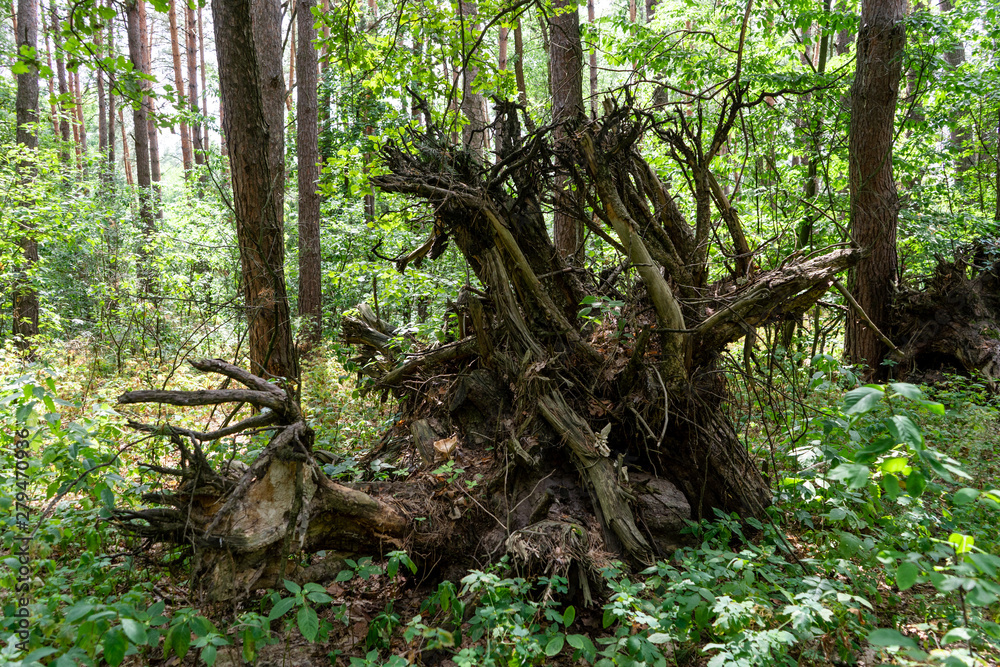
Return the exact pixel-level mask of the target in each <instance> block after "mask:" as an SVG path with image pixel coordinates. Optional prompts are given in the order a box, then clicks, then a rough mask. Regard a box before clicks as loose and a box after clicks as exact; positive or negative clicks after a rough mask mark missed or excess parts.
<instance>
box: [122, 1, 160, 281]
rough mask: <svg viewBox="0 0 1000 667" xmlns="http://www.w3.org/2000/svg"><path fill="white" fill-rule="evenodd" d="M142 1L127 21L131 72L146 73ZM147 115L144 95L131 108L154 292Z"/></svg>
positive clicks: (147, 274)
mask: <svg viewBox="0 0 1000 667" xmlns="http://www.w3.org/2000/svg"><path fill="white" fill-rule="evenodd" d="M140 2H142V0H131V1H130V2H129V3H128V4H126V5H125V16H126V19H127V23H128V52H129V58H130V59H131V61H132V71H133V72H136V73H138V74H146V73H147V72H146V56H145V53H144V52H145V48H144V46H145V44H144V42H143V38H142V32H141V27H140V14H139V3H140ZM137 87H138V88H139V90H141V91H143V90H144V87H145V86H144V84H142V83H139V84H138V86H137ZM148 117H149V106H148V105H147V104H146V102H145V96H143V100H142V103H141V104H138V105H135V106H134V107H133V108H132V134H133V136H134V138H135V177H136V185H137V186H138V192H139V221H140V224H141V226H142V230H143V239H142V240H141V241H140V243H139V277H140V282H141V284H142V291H143V292H144V293H145V294H146V295H150V294H152V292H153V269H152V263H153V261H152V245H153V240H154V235H155V234H156V221H155V218H156V216H155V213H154V211H153V191H152V185H153V184H152V178H151V174H150V169H149V164H150V162H149V123H148ZM123 129H124V128H123Z"/></svg>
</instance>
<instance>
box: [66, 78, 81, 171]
mask: <svg viewBox="0 0 1000 667" xmlns="http://www.w3.org/2000/svg"><path fill="white" fill-rule="evenodd" d="M66 79H67V86H68V89H69V96H70V100H72V101H71V102H70V113H71V114H72V116H71V119H70V127H72V129H73V152H74V153H75V154H76V171H77V177H78V178H80V179H81V180H82V179H83V178H84V177H85V176H86V172H85V171H84V167H83V127H82V125H81V124H80V119H81V113H80V112H81V106H82V104H81V101H80V100H79V98H78V96H77V90H79V88H80V85H79V83H78V82H77V72H74V71H73V70H68V71H67V72H66Z"/></svg>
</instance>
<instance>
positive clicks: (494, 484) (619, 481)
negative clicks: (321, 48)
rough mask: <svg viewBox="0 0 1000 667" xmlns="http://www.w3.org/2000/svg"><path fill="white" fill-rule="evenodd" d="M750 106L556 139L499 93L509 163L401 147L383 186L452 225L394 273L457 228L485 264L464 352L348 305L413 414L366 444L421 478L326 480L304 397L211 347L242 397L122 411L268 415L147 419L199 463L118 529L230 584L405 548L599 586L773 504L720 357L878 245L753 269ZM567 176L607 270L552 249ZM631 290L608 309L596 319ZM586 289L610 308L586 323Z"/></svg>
mask: <svg viewBox="0 0 1000 667" xmlns="http://www.w3.org/2000/svg"><path fill="white" fill-rule="evenodd" d="M752 103H755V102H751V103H744V101H743V100H742V97H741V91H740V90H739V89H738V88H735V87H734V88H733V90H732V91H731V92H729V93H728V96H727V97H726V101H725V103H724V104H723V109H722V112H721V114H720V121H719V125H718V127H717V128H716V129H715V131H714V134H711V135H709V134H708V133H706V134H705V136H704V137H703V136H702V134H701V127H702V126H701V124H700V123H699V124H698V125H697V127H695V126H692V125H691V124H689V121H688V120H686V116H685V114H684V113H683V110H680V109H679V110H678V113H676V114H675V115H672V116H670V117H669V119H668V120H666V121H662V120H661V121H656V120H653V119H652V118H651V117H650V116H649V115H648V114H645V113H643V112H640V111H636V110H633V109H631V108H629V107H624V108H614V109H612V111H611V112H610V113H609V114H608V115H607V116H606V117H605V118H603V119H602V120H601V121H600V122H591V123H588V124H582V125H578V126H573V127H570V128H568V129H569V132H568V133H567V134H566V135H565V136H568V137H569V140H568V141H567V140H565V139H564V140H563V141H561V142H560V143H559V144H558V148H556V149H554V148H553V145H555V144H553V142H552V140H551V130H552V128H543V129H541V130H539V131H537V132H534V133H532V134H530V135H528V136H522V134H521V132H520V127H519V121H518V116H517V114H518V109H517V108H516V107H515V106H513V105H509V104H501V105H500V106H499V107H498V114H497V115H498V121H497V124H496V128H495V129H496V130H497V132H498V136H499V138H500V141H499V145H500V146H502V148H501V150H500V154H499V161H498V162H497V164H495V165H491V164H482V163H479V162H477V161H476V159H475V158H474V157H473V156H472V155H471V154H470V153H468V152H465V151H462V150H460V149H459V148H457V147H455V146H453V145H450V144H448V143H447V142H446V141H444V140H442V139H438V137H439V136H445V133H440V132H436V131H435V130H433V128H432V129H431V130H428V131H427V132H426V133H423V134H419V135H414V136H413V137H412V138H411V139H412V140H411V141H409V142H406V143H405V144H404V143H402V142H400V143H389V144H387V145H386V146H385V147H384V149H383V150H382V155H381V158H382V160H383V163H384V164H385V166H386V167H387V170H386V173H384V174H383V175H380V176H377V177H376V178H375V179H374V182H375V184H376V185H377V186H378V187H379V188H381V189H382V190H383V191H386V192H395V193H403V194H407V195H410V196H412V197H416V198H418V199H422V200H423V201H424V202H426V204H427V205H428V206H429V208H430V210H431V211H432V213H433V215H434V218H435V225H434V233H433V234H432V236H431V237H430V238H429V239H428V240H427V242H426V243H424V244H423V245H422V246H421V247H420V248H418V249H416V250H414V251H413V252H410V253H407V254H406V255H404V256H401V257H400V258H398V259H397V261H396V264H397V268H399V269H400V270H405V268H406V266H407V264H409V263H411V262H419V261H421V260H423V259H425V257H427V256H435V254H439V253H440V252H441V249H442V248H443V247H444V244H446V243H447V242H449V241H453V242H454V243H455V244H456V245H457V247H458V249H459V250H460V251H461V253H462V254H463V255H464V257H465V259H466V260H467V261H468V264H469V266H470V268H471V270H472V272H473V273H474V274H475V277H476V282H475V284H471V283H470V284H468V285H466V286H465V287H464V288H463V289H462V291H461V294H460V297H459V299H458V304H457V306H456V308H457V310H458V318H457V319H458V320H459V324H458V326H457V329H458V332H457V340H455V341H454V342H451V343H449V344H446V345H442V346H439V347H426V348H421V347H420V346H419V345H416V344H411V350H412V349H413V348H414V347H415V348H416V351H411V352H409V353H406V354H404V353H403V351H402V346H400V345H399V340H398V338H397V337H396V332H395V330H394V329H393V328H392V327H391V326H390V325H389V324H387V323H385V322H382V321H381V320H379V318H378V317H376V316H375V315H374V313H372V312H371V310H370V309H367V308H364V307H362V308H360V309H359V312H360V316H359V317H357V318H346V319H345V320H344V323H343V328H342V333H343V336H344V338H345V339H346V340H347V341H348V342H350V343H352V344H354V345H355V346H356V348H357V350H358V352H359V356H358V362H359V363H360V364H361V365H362V372H363V373H364V374H366V375H368V376H369V379H368V380H367V382H368V383H369V385H368V386H369V388H370V389H375V390H378V391H382V392H383V393H390V392H391V393H393V394H395V395H396V397H397V398H398V399H399V401H400V404H401V414H402V415H403V416H402V418H401V419H400V420H399V421H398V422H397V423H396V424H395V426H393V428H392V429H391V431H390V432H389V433H387V434H386V436H385V437H384V438H383V439H382V440H381V442H380V444H379V446H378V447H377V449H376V451H375V452H373V453H372V454H371V457H372V458H375V457H378V458H379V459H381V460H383V461H394V462H395V463H396V465H397V469H398V470H405V471H407V472H408V476H407V477H406V479H401V480H398V481H393V482H370V483H358V484H353V485H346V484H339V483H336V482H333V481H331V480H330V479H328V478H327V477H326V476H325V475H324V474H323V473H322V471H321V469H320V466H319V465H318V463H317V462H316V460H315V458H314V454H313V452H312V433H311V431H310V429H309V428H308V426H307V425H306V423H305V421H304V420H303V416H302V414H301V412H300V409H299V407H298V406H297V405H296V404H295V403H294V401H292V400H291V399H290V398H289V395H288V394H287V393H286V392H284V391H283V390H282V389H281V388H279V387H278V386H276V385H274V384H271V383H269V382H265V381H264V380H262V379H261V378H258V377H256V376H253V375H250V374H248V373H246V372H245V371H242V370H240V369H238V368H236V367H234V366H230V365H227V364H224V363H222V362H217V361H200V362H195V366H196V367H197V368H199V369H201V370H205V371H210V372H216V373H220V374H222V375H224V376H226V377H228V378H230V379H232V380H235V381H237V382H239V383H242V384H243V385H244V386H245V387H246V389H240V390H236V389H227V390H219V391H205V392H171V391H160V392H154V391H145V392H130V393H128V394H125V395H123V396H122V397H121V399H120V400H121V402H122V403H140V402H162V403H171V404H174V405H204V404H210V403H211V404H215V403H223V402H233V401H243V402H246V403H249V404H251V405H253V406H255V407H257V408H258V409H259V410H260V413H259V414H257V415H256V416H254V417H251V418H249V419H247V420H244V421H243V422H240V423H238V424H235V425H232V426H228V427H226V428H223V429H220V430H218V431H215V432H213V433H197V432H193V431H189V430H185V429H181V428H177V427H173V426H166V427H152V426H141V425H140V426H138V427H139V428H146V429H154V428H158V429H160V430H161V432H163V433H165V434H167V435H169V436H170V437H171V438H173V441H174V443H175V445H176V446H177V448H178V449H179V450H180V452H181V454H182V466H181V468H179V469H176V470H169V469H164V468H159V467H154V466H150V467H151V468H153V469H154V470H157V471H159V472H161V473H163V474H166V475H172V476H175V477H177V478H178V480H179V481H178V484H177V486H176V488H175V489H173V490H171V491H163V492H159V493H156V494H147V496H146V500H147V501H149V502H155V503H157V504H159V505H163V506H166V507H165V508H162V507H161V508H152V509H147V510H143V511H137V512H126V511H122V512H119V513H118V519H119V521H120V522H122V523H123V524H125V525H127V526H128V527H129V528H130V529H131V530H133V531H135V532H137V533H140V534H143V535H148V536H151V537H154V538H156V539H161V540H169V541H173V542H182V543H187V544H190V545H192V546H193V548H194V551H195V560H194V568H195V571H194V578H195V580H196V583H197V584H198V585H199V586H200V587H201V588H202V589H203V590H205V591H207V592H208V594H209V595H210V596H211V597H212V598H215V599H229V598H233V597H237V596H239V595H242V594H245V593H246V592H247V591H249V590H252V589H254V588H258V587H263V586H267V585H273V584H274V583H275V582H276V581H277V580H278V579H279V578H280V577H281V576H286V575H288V574H289V572H288V571H286V568H287V567H288V566H287V565H286V563H287V561H288V559H287V558H286V555H287V554H289V553H296V552H315V551H318V550H326V551H328V552H329V553H331V554H334V555H335V556H334V558H336V557H346V556H348V555H357V554H376V555H377V554H380V553H383V552H385V551H388V550H393V549H398V548H405V549H407V550H409V551H410V553H411V554H412V555H414V556H415V557H420V558H421V559H422V560H423V561H424V562H425V563H428V564H429V565H433V564H437V568H438V570H439V572H440V573H441V576H448V575H449V573H450V574H454V570H452V569H450V568H456V569H457V568H464V567H468V566H469V565H471V564H474V563H479V564H482V563H483V562H487V561H490V560H494V559H496V558H499V556H501V555H502V554H504V553H508V554H510V555H511V557H512V559H513V560H514V562H516V563H519V564H520V565H521V566H523V567H525V568H533V569H534V570H535V571H536V572H538V573H541V572H546V573H548V574H560V575H564V576H567V577H569V578H570V580H571V584H572V585H574V586H576V585H579V587H580V589H581V590H582V592H583V594H584V595H585V596H587V595H588V592H587V591H588V583H587V582H588V578H589V577H588V575H589V570H590V569H591V568H592V567H594V564H595V563H598V562H600V561H601V559H607V558H610V557H616V558H622V559H624V560H626V561H627V562H631V563H634V564H640V563H647V562H650V561H651V560H652V559H654V558H656V557H658V556H662V555H665V554H666V553H668V552H669V551H670V550H672V549H673V548H675V547H676V545H677V544H678V543H679V540H680V539H681V537H680V535H679V533H680V529H681V528H683V527H684V525H685V520H688V519H701V518H703V517H705V518H711V517H713V516H714V515H713V510H721V511H724V512H726V513H733V512H735V513H738V514H739V515H740V516H742V517H755V516H760V515H761V514H762V513H763V511H764V509H765V508H766V507H767V505H768V504H769V502H770V493H769V490H768V488H767V485H766V484H765V482H764V480H763V478H762V476H761V475H760V473H759V471H758V469H757V468H756V466H755V464H754V462H753V461H752V460H751V459H750V457H749V455H748V454H747V452H746V450H745V448H744V446H743V445H742V444H741V443H740V441H739V439H738V438H737V435H736V433H735V431H734V429H733V428H732V426H731V424H730V423H729V421H728V420H727V418H726V416H725V413H724V411H723V409H722V403H723V401H725V399H726V395H727V389H726V381H725V377H724V374H723V373H722V372H721V371H720V369H719V366H718V357H719V355H720V354H721V353H722V352H723V351H724V350H725V348H726V347H727V346H728V345H729V344H731V343H733V342H735V341H737V340H739V339H740V338H741V337H742V336H744V335H745V334H746V332H747V331H749V330H751V329H753V328H754V327H759V326H764V325H766V324H768V323H773V322H776V321H782V320H790V319H796V318H798V317H800V316H801V315H802V313H803V312H805V311H806V310H807V309H808V308H809V307H810V306H811V305H812V304H813V303H814V302H815V301H816V300H817V299H818V298H819V297H820V296H821V295H822V294H823V293H824V292H825V291H826V290H827V289H828V288H829V287H830V285H831V283H832V282H833V280H834V278H835V276H836V274H837V273H838V272H840V271H842V270H844V269H845V268H846V267H848V266H849V265H850V264H851V263H852V262H854V261H856V259H857V258H858V257H859V251H858V250H856V249H850V248H841V249H835V250H832V251H830V252H827V253H826V254H823V255H820V256H814V257H808V256H796V257H792V258H789V259H788V260H787V261H786V262H785V263H783V264H782V265H781V266H779V267H777V268H775V269H773V270H770V271H762V270H760V269H759V268H758V267H757V266H756V265H755V263H754V261H753V256H754V255H753V253H752V252H751V251H750V249H749V248H748V246H747V241H746V239H745V237H744V235H743V232H742V229H741V228H740V221H739V218H738V216H737V215H736V212H735V209H734V208H733V207H732V206H731V205H730V204H729V202H728V201H727V199H726V195H725V193H724V191H723V190H722V189H721V188H720V187H719V184H718V183H717V181H716V178H715V176H714V175H713V174H712V172H711V170H710V163H711V159H712V156H714V154H715V153H716V152H717V151H718V150H719V147H720V146H721V142H722V141H723V138H724V137H725V136H726V134H727V132H728V130H729V127H731V125H732V123H733V121H734V120H735V119H736V118H737V117H738V114H737V113H736V112H737V111H738V109H739V108H741V106H746V105H748V104H752ZM643 136H650V137H652V138H651V139H650V140H653V138H655V140H658V141H661V142H662V143H663V144H665V145H666V146H667V148H668V150H669V151H670V152H671V154H672V155H673V156H674V158H675V159H676V160H677V161H678V163H679V164H680V165H681V166H682V167H683V168H684V169H686V170H687V173H688V174H689V176H690V179H689V180H690V183H691V188H692V191H693V195H694V200H695V206H694V210H695V212H696V219H695V221H694V222H693V224H692V223H689V222H688V220H687V219H686V218H685V216H684V215H683V214H682V211H681V207H680V206H678V204H677V202H676V201H675V199H674V196H673V195H672V194H671V192H670V190H669V189H668V188H667V187H666V186H665V185H664V184H663V183H662V182H661V181H660V178H659V177H658V175H657V173H656V171H655V170H654V169H653V168H652V167H651V166H650V165H649V164H648V163H646V162H645V161H644V160H643V158H642V157H641V156H640V154H639V153H638V151H637V149H636V145H637V142H638V140H639V139H640V138H641V137H643ZM557 173H558V174H560V175H561V177H566V178H569V179H571V180H572V182H573V183H574V184H575V186H576V188H575V189H576V195H575V196H573V197H569V196H562V197H560V198H559V200H558V201H556V202H555V205H557V206H560V207H562V208H563V209H564V210H566V211H568V212H569V213H570V214H572V215H574V216H576V217H577V218H578V219H580V220H582V221H584V222H585V224H586V226H587V228H588V229H589V230H590V231H591V232H592V233H593V234H595V235H597V236H600V237H601V238H602V239H604V241H605V242H606V243H607V245H608V247H610V248H613V249H614V250H615V251H616V252H617V258H616V259H615V261H614V263H613V264H612V265H611V266H609V267H597V268H596V269H595V270H594V271H591V270H588V269H585V268H582V267H577V266H571V265H568V264H567V263H566V262H565V261H564V260H563V258H561V257H560V256H559V255H558V253H557V252H556V251H555V249H554V247H553V244H552V242H551V240H550V238H549V235H548V232H547V228H546V220H545V212H544V211H545V208H544V205H546V204H547V203H548V201H547V200H546V193H550V192H553V191H554V189H553V187H552V181H553V178H554V177H555V176H556V174H557ZM713 203H714V207H715V209H716V210H717V211H718V214H719V219H721V221H722V222H724V223H725V224H724V227H725V230H723V231H724V233H725V232H728V236H729V238H730V239H731V242H732V245H731V250H729V251H728V252H729V255H728V256H729V258H730V259H731V260H732V261H731V262H727V265H730V268H729V271H728V273H723V272H717V273H722V274H723V275H722V277H718V276H716V277H715V278H714V279H713V278H712V272H711V271H710V270H709V268H710V267H709V254H710V253H709V251H708V248H709V244H710V243H711V242H712V240H713V239H715V238H717V237H716V235H715V231H716V230H715V223H713V220H712V207H713ZM721 226H722V225H720V228H721ZM722 250H723V252H726V248H722ZM602 269H603V270H602ZM612 302H613V303H615V304H616V305H615V306H614V309H613V312H612V310H609V309H605V310H604V311H603V312H602V311H601V306H602V305H606V304H610V303H612ZM583 303H588V304H590V306H591V307H592V308H593V309H595V312H596V313H598V314H599V315H601V316H600V317H596V316H594V317H584V316H582V315H581V312H580V311H581V304H583ZM618 304H620V305H618ZM264 428H267V429H272V430H273V435H272V436H271V441H270V444H269V445H268V446H267V448H266V449H265V450H264V452H263V453H262V454H261V455H260V457H259V458H258V459H257V461H256V462H254V463H253V464H252V465H250V466H249V468H248V469H247V470H245V471H244V472H242V474H241V475H239V476H238V478H236V479H234V478H232V477H225V476H223V475H220V474H219V473H218V472H216V471H214V470H212V468H211V467H210V466H209V464H208V462H207V460H206V457H205V455H204V453H203V451H202V449H201V444H202V443H204V442H206V441H211V440H214V439H217V438H219V437H221V436H222V435H225V434H232V433H236V432H238V431H241V430H246V429H264ZM446 461H453V462H454V463H452V464H451V465H449V466H446V469H447V470H448V471H449V472H448V473H447V474H441V473H440V472H437V473H436V474H435V471H436V470H437V471H439V470H440V467H441V466H442V464H443V463H444V462H446ZM312 575H316V572H313V573H312ZM312 575H310V573H309V572H304V573H303V572H300V573H298V574H297V575H296V576H302V577H308V576H312ZM317 576H318V575H317Z"/></svg>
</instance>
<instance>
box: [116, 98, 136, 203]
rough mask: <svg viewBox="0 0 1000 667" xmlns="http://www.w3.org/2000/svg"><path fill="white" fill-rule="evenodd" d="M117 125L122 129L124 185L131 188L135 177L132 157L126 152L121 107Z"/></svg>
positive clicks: (123, 117) (126, 146)
mask: <svg viewBox="0 0 1000 667" xmlns="http://www.w3.org/2000/svg"><path fill="white" fill-rule="evenodd" d="M118 124H119V125H120V126H121V128H122V162H123V163H124V165H125V184H126V185H128V186H129V188H132V187H134V186H135V176H134V175H133V171H132V157H131V155H130V154H129V150H128V135H127V134H126V133H125V114H124V113H122V108H121V107H119V108H118ZM112 157H114V156H112Z"/></svg>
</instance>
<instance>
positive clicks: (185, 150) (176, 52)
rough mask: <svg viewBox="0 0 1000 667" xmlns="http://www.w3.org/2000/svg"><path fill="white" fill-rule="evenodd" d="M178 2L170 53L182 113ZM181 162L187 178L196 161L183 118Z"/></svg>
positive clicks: (171, 12) (173, 8) (172, 17)
mask: <svg viewBox="0 0 1000 667" xmlns="http://www.w3.org/2000/svg"><path fill="white" fill-rule="evenodd" d="M176 4H177V3H176V0H170V9H169V11H168V16H169V17H170V51H171V55H172V56H173V60H174V88H175V90H176V91H177V107H178V109H180V110H181V112H182V113H183V112H185V111H186V110H187V109H186V106H187V105H186V100H187V98H186V96H185V94H184V71H183V69H182V68H181V44H180V41H179V40H178V37H177V8H176ZM180 126H181V160H182V162H183V164H184V174H185V176H186V175H188V174H190V173H191V168H192V167H193V166H194V160H193V158H192V156H191V130H190V128H189V127H188V124H187V121H186V120H184V118H183V117H181V122H180Z"/></svg>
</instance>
